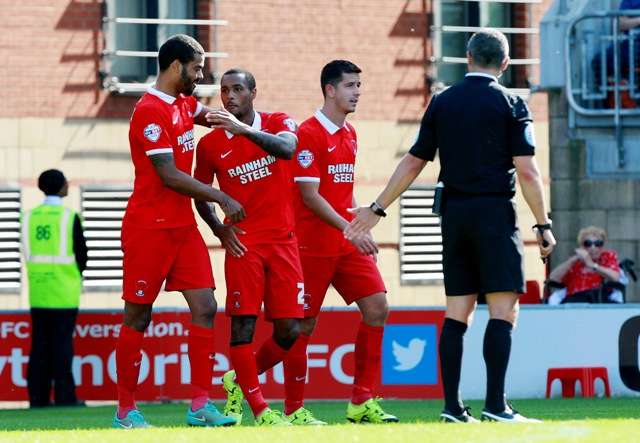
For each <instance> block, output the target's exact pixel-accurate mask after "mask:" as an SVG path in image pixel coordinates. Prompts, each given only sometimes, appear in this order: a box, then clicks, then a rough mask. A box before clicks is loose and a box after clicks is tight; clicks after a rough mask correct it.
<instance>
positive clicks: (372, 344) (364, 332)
mask: <svg viewBox="0 0 640 443" xmlns="http://www.w3.org/2000/svg"><path fill="white" fill-rule="evenodd" d="M383 333H384V327H383V326H369V325H367V324H366V323H364V322H360V327H359V329H358V336H357V337H356V349H355V360H356V371H355V377H354V381H353V394H352V398H351V403H353V404H355V405H359V404H362V403H364V402H365V401H367V400H369V399H370V398H373V391H374V390H375V388H376V386H377V384H378V381H379V380H380V370H381V358H382V335H383Z"/></svg>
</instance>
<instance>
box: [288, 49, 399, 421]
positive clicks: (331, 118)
mask: <svg viewBox="0 0 640 443" xmlns="http://www.w3.org/2000/svg"><path fill="white" fill-rule="evenodd" d="M361 72H362V71H361V70H360V68H359V67H358V66H356V65H355V64H354V63H352V62H350V61H347V60H334V61H332V62H330V63H328V64H327V65H326V66H325V67H324V68H323V69H322V73H321V75H320V83H321V86H322V93H323V96H324V105H323V106H322V109H319V110H318V111H316V113H315V115H314V116H313V117H310V118H309V119H307V120H306V121H304V122H303V123H302V125H301V126H300V130H299V133H298V136H299V138H300V142H299V143H298V150H297V152H296V161H295V163H294V169H293V175H294V181H295V183H296V184H297V191H298V192H296V193H295V195H296V199H295V208H296V211H295V213H296V231H297V233H298V241H299V246H300V258H301V261H302V270H303V272H304V280H305V288H306V294H305V311H304V312H305V318H304V320H303V321H302V325H301V333H300V337H299V338H298V341H297V342H296V344H295V346H294V347H293V349H292V350H291V352H290V353H289V355H288V356H287V359H286V360H285V363H284V371H285V392H286V401H285V414H286V415H287V418H288V419H289V421H290V422H291V423H293V424H301V425H307V424H311V425H317V424H324V422H320V421H319V420H317V419H316V418H315V417H314V416H313V414H312V413H311V412H310V411H309V410H307V409H306V408H304V406H303V401H304V385H305V379H306V375H307V344H308V342H309V338H310V337H311V334H312V332H313V330H314V328H315V325H316V322H317V317H318V315H319V314H320V308H321V306H322V302H323V300H324V297H325V295H326V292H327V289H328V287H329V285H330V284H331V285H333V286H334V287H335V288H336V290H337V291H338V292H339V293H340V295H341V296H342V298H343V299H344V300H345V302H347V304H351V303H353V302H355V303H356V304H357V305H358V308H359V309H360V312H361V313H362V321H361V323H360V325H359V328H358V334H357V337H356V344H355V363H356V367H355V377H354V385H353V394H352V397H351V402H350V403H349V404H348V406H347V419H348V420H350V421H352V422H356V423H360V422H369V423H385V422H397V421H398V419H397V417H395V416H393V415H391V414H388V413H386V412H384V411H383V410H382V408H381V407H380V404H379V403H378V401H377V400H376V399H375V398H374V394H375V388H376V387H377V386H376V385H377V383H378V382H379V380H380V368H381V362H380V359H381V354H382V335H383V331H384V323H385V320H386V318H387V315H388V312H389V309H388V306H387V298H386V288H385V286H384V283H383V281H382V277H381V276H380V272H379V271H378V268H377V266H376V263H375V255H376V253H377V252H378V249H377V246H376V243H375V242H374V241H373V238H372V237H371V235H370V234H367V235H366V236H364V237H363V238H359V239H357V240H356V241H354V242H349V241H347V240H346V239H345V238H344V236H343V234H342V231H343V230H344V228H345V227H347V226H348V224H349V221H350V220H351V218H352V215H351V214H350V213H349V211H348V210H349V208H352V207H353V206H354V205H355V201H354V197H353V179H354V173H355V172H354V169H355V161H356V153H357V150H358V139H357V136H356V131H355V129H354V128H353V126H351V125H350V124H349V123H348V122H347V121H346V118H347V115H349V114H350V113H352V112H354V111H355V109H356V105H357V103H358V99H359V97H360V75H359V74H360V73H361Z"/></svg>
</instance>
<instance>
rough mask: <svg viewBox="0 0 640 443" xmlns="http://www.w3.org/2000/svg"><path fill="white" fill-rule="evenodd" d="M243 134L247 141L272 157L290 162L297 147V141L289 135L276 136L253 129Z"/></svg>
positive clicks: (293, 136)
mask: <svg viewBox="0 0 640 443" xmlns="http://www.w3.org/2000/svg"><path fill="white" fill-rule="evenodd" d="M251 129H252V130H251V131H249V132H247V133H246V134H245V137H247V138H248V139H249V140H251V141H252V142H254V143H255V144H256V145H258V146H260V147H261V148H262V149H264V150H265V151H267V152H268V153H269V154H271V155H273V156H274V157H278V158H284V159H286V160H291V159H292V158H293V154H294V153H295V152H296V147H297V146H298V139H297V138H296V137H295V135H293V134H291V133H286V132H284V133H281V134H278V135H273V134H267V133H266V132H262V131H257V130H255V129H253V128H251Z"/></svg>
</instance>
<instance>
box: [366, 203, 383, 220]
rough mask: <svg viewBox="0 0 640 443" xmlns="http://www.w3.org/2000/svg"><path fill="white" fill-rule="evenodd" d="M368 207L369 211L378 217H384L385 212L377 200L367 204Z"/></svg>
mask: <svg viewBox="0 0 640 443" xmlns="http://www.w3.org/2000/svg"><path fill="white" fill-rule="evenodd" d="M369 209H371V211H373V213H374V214H375V215H377V216H378V217H386V216H387V213H386V212H384V209H383V208H382V206H380V205H379V204H378V202H375V201H374V202H373V203H371V205H370V206H369Z"/></svg>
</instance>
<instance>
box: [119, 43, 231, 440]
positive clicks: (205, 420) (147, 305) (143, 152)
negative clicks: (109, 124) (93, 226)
mask: <svg viewBox="0 0 640 443" xmlns="http://www.w3.org/2000/svg"><path fill="white" fill-rule="evenodd" d="M158 65H159V68H160V72H159V74H158V77H157V80H156V83H155V85H154V86H152V87H151V88H149V90H148V91H147V93H146V94H144V95H143V96H142V98H141V99H140V100H139V101H138V103H137V104H136V107H135V109H134V111H133V115H132V117H131V124H130V128H129V143H130V147H131V159H132V160H133V165H134V167H135V181H134V188H133V194H132V195H131V198H130V199H129V203H128V205H127V209H126V211H125V215H124V219H123V222H122V250H123V253H124V258H123V295H122V298H123V299H124V301H125V306H124V322H123V325H122V327H121V329H120V334H119V337H118V341H117V344H116V370H117V385H118V410H117V411H116V414H115V416H114V418H113V426H114V427H116V428H120V429H132V428H145V427H148V426H149V424H148V423H147V421H146V420H145V418H144V417H143V415H142V413H141V412H140V411H139V410H138V408H137V406H136V403H135V391H136V387H137V385H138V376H139V373H140V367H141V365H142V364H144V362H143V360H142V354H141V348H142V338H143V335H144V331H145V330H146V329H147V326H149V322H150V321H151V311H152V305H153V302H154V301H155V299H156V297H157V296H158V293H159V292H160V288H161V287H162V284H163V282H165V281H166V287H165V289H166V290H167V291H181V292H182V294H183V295H184V298H185V299H186V301H187V304H188V305H189V309H190V310H191V325H190V327H189V338H188V346H189V351H188V354H189V361H190V364H191V385H192V401H191V407H190V408H189V409H188V411H187V423H188V424H189V425H192V426H226V425H232V424H235V420H233V419H230V418H228V417H226V416H224V415H222V414H221V413H220V412H218V410H217V409H216V407H215V406H214V405H213V403H211V402H210V401H209V391H210V390H211V380H212V375H213V364H212V360H211V358H212V357H213V355H214V330H213V318H214V315H215V312H216V309H217V306H216V301H215V298H214V295H213V290H214V281H213V274H212V271H211V262H210V259H209V252H208V250H207V247H206V245H205V243H204V241H203V239H202V237H201V235H200V233H199V231H198V228H197V226H196V221H195V218H194V216H193V210H192V209H191V198H198V199H200V200H206V201H210V202H217V203H218V204H220V206H221V207H222V209H223V211H224V212H225V214H226V215H227V217H228V218H229V219H230V220H232V221H239V220H242V218H243V217H244V210H243V208H242V206H241V205H240V204H238V202H236V201H235V200H233V199H232V198H230V197H228V196H227V195H226V194H224V193H223V192H220V191H219V190H216V189H214V188H212V187H211V186H206V185H203V184H202V183H201V182H199V181H197V180H195V179H194V178H192V177H191V175H190V174H191V165H192V159H193V151H194V148H195V141H194V138H193V124H194V122H195V123H199V124H203V125H204V124H207V121H206V119H205V115H206V113H207V112H208V109H206V108H205V107H204V106H203V105H202V104H200V103H198V102H197V100H196V99H195V98H194V97H193V96H192V95H191V94H192V93H193V91H194V89H195V87H196V83H197V82H198V81H200V80H201V79H202V78H203V75H202V69H203V66H204V50H203V49H202V46H200V44H199V43H198V42H197V41H195V40H194V39H193V38H191V37H189V36H186V35H176V36H173V37H171V38H170V39H169V40H167V41H166V42H165V43H164V44H163V45H162V46H161V47H160V50H159V52H158Z"/></svg>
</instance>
